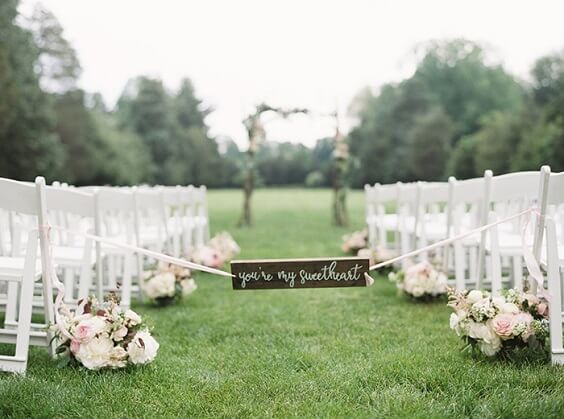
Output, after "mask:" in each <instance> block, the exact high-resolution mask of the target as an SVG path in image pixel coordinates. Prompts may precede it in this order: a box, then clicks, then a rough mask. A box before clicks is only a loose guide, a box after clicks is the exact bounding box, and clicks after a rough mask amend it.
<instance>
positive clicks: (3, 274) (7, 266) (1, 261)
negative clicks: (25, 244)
mask: <svg viewBox="0 0 564 419" xmlns="http://www.w3.org/2000/svg"><path fill="white" fill-rule="evenodd" d="M24 266H25V258H23V257H10V256H0V278H2V279H5V278H14V277H16V278H17V277H21V276H22V275H23V270H24ZM35 276H36V277H40V276H41V260H39V259H38V260H36V262H35Z"/></svg>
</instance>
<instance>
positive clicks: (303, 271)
mask: <svg viewBox="0 0 564 419" xmlns="http://www.w3.org/2000/svg"><path fill="white" fill-rule="evenodd" d="M368 268H369V261H368V259H364V258H356V257H355V258H333V259H265V260H234V261H232V262H231V273H232V274H233V289H234V290H261V289H288V288H289V289H294V288H331V287H366V286H369V285H372V282H373V280H372V278H370V276H369V275H368Z"/></svg>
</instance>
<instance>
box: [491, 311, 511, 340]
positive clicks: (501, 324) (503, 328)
mask: <svg viewBox="0 0 564 419" xmlns="http://www.w3.org/2000/svg"><path fill="white" fill-rule="evenodd" d="M513 318H514V316H513V315H512V314H498V315H497V316H495V317H494V318H493V319H492V328H493V330H494V332H495V333H496V334H497V335H498V336H499V337H501V338H502V339H503V338H505V339H509V338H510V337H512V336H513V326H514V321H513Z"/></svg>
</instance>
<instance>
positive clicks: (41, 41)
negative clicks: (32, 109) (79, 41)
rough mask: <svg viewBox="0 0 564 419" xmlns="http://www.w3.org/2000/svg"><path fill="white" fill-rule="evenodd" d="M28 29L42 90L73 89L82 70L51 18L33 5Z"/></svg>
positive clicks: (74, 53)
mask: <svg viewBox="0 0 564 419" xmlns="http://www.w3.org/2000/svg"><path fill="white" fill-rule="evenodd" d="M30 27H31V30H32V32H33V34H34V39H35V43H36V45H37V47H38V48H39V61H38V63H39V69H40V73H39V74H40V79H41V84H42V87H43V88H44V89H45V90H48V91H51V92H56V93H64V92H66V91H68V90H74V89H76V82H77V80H78V78H79V77H80V73H81V72H82V68H81V66H80V62H79V60H78V57H77V55H76V52H75V50H74V48H73V47H72V46H71V45H70V43H69V42H68V41H67V40H66V39H65V37H64V34H63V32H64V31H63V28H62V26H61V24H60V23H59V21H58V20H57V18H56V17H55V15H53V13H51V12H50V11H49V10H47V9H45V8H44V7H43V6H42V5H41V4H40V3H37V4H36V5H35V8H34V11H33V14H32V17H31V21H30Z"/></svg>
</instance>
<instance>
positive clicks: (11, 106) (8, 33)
mask: <svg viewBox="0 0 564 419" xmlns="http://www.w3.org/2000/svg"><path fill="white" fill-rule="evenodd" d="M17 5H18V2H17V1H16V0H5V1H2V2H0V150H2V152H1V153H0V176H5V177H11V178H16V179H22V180H32V179H33V178H34V177H35V176H36V175H37V174H39V173H41V174H43V175H45V176H47V177H51V176H52V175H53V173H55V172H56V171H57V170H58V169H59V168H60V166H61V163H60V162H61V157H62V156H63V155H64V149H63V148H62V147H61V144H60V142H59V139H58V137H57V136H56V134H54V133H53V113H52V111H51V103H50V99H49V97H48V95H47V94H46V93H45V92H43V91H42V90H41V88H40V86H39V80H38V76H37V75H36V74H35V71H34V69H35V67H36V64H37V62H38V56H39V55H38V54H39V52H38V49H37V47H36V45H35V44H34V41H33V37H32V35H31V33H30V32H29V31H27V30H25V29H23V28H22V27H20V26H18V25H17V24H16V18H17V17H18V12H17Z"/></svg>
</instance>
